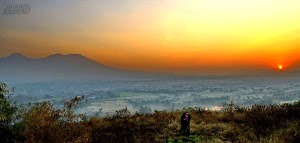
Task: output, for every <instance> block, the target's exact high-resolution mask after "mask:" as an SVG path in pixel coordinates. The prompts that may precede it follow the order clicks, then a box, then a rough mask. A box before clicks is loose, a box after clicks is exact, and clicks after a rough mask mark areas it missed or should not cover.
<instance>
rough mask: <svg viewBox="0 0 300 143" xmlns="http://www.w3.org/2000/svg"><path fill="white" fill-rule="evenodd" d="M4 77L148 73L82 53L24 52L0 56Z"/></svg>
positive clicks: (111, 76)
mask: <svg viewBox="0 0 300 143" xmlns="http://www.w3.org/2000/svg"><path fill="white" fill-rule="evenodd" d="M0 67H1V70H0V79H1V80H8V81H19V80H21V81H48V80H125V79H134V78H140V77H143V76H144V73H140V72H133V71H127V70H122V69H118V68H113V67H110V66H106V65H104V64H101V63H98V62H95V61H93V60H91V59H88V58H86V57H84V56H82V55H79V54H68V55H62V54H54V55H50V56H47V57H45V58H39V59H32V58H28V57H26V56H24V55H22V54H20V53H15V54H12V55H10V56H7V57H3V58H0Z"/></svg>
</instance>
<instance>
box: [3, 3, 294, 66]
mask: <svg viewBox="0 0 300 143" xmlns="http://www.w3.org/2000/svg"><path fill="white" fill-rule="evenodd" d="M88 2H89V1H87V3H88ZM97 3H98V2H96V1H90V3H88V4H85V7H83V8H82V7H81V5H80V6H78V5H79V4H78V5H76V4H74V5H71V6H69V7H67V8H65V9H62V10H61V11H63V10H68V11H69V13H68V12H67V13H63V14H62V15H56V14H55V13H51V11H50V12H49V11H47V8H43V10H44V11H42V12H37V11H34V8H32V11H31V15H27V16H18V18H19V19H22V20H21V24H20V25H19V27H21V28H14V27H13V26H10V22H9V21H10V20H11V19H13V18H12V17H10V16H6V15H5V16H2V18H3V19H0V22H2V24H4V26H3V27H4V28H0V29H1V30H2V31H3V32H1V33H2V34H1V35H0V36H1V37H0V38H2V42H1V43H2V44H1V45H2V47H6V48H5V49H3V50H2V51H3V52H2V53H1V55H0V56H5V55H7V54H10V53H13V52H21V53H24V54H25V55H29V56H30V57H44V56H47V55H49V54H54V53H62V54H68V53H79V54H82V55H84V56H86V57H89V58H91V59H93V60H95V61H98V62H101V63H104V64H106V65H110V66H113V67H118V68H124V69H134V70H152V71H172V70H183V71H184V70H203V69H204V68H206V69H209V68H212V69H213V68H217V67H220V68H222V67H224V68H226V67H235V66H236V67H238V66H245V65H247V64H249V65H251V66H254V67H255V65H257V66H258V67H260V66H263V67H265V68H270V69H272V68H277V67H278V65H279V64H282V65H284V67H292V66H293V64H295V62H297V61H299V60H300V56H298V55H299V54H300V49H299V48H300V47H299V46H300V42H299V41H300V1H298V0H165V1H161V2H160V1H134V0H132V1H130V2H128V3H127V4H123V6H122V3H121V4H120V5H121V6H120V7H117V8H115V7H116V6H115V5H118V3H115V4H113V5H112V6H111V8H110V9H108V10H101V11H97V10H95V9H96V8H97ZM105 4H106V3H104V2H102V3H101V2H99V3H98V5H102V7H105ZM32 5H34V3H33V2H32ZM103 5H104V6H103ZM72 7H79V8H82V9H83V11H80V10H76V11H74V12H72V11H71V10H72ZM114 8H115V9H114ZM49 9H50V8H49ZM70 9H71V10H70ZM99 9H100V8H99ZM41 10H42V9H41ZM70 11H71V12H70ZM24 17H25V18H24ZM45 17H47V18H46V20H45ZM57 17H58V18H57ZM14 18H16V17H14ZM44 20H45V21H44ZM19 21H20V20H19ZM32 21H34V22H32ZM17 26H18V25H17ZM35 27H36V28H35ZM0 40H1V39H0ZM14 41H17V42H14Z"/></svg>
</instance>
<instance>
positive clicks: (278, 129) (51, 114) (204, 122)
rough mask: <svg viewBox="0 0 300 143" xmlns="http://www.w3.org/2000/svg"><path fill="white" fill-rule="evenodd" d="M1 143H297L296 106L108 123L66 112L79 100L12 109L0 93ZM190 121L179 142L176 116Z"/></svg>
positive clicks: (299, 113)
mask: <svg viewBox="0 0 300 143" xmlns="http://www.w3.org/2000/svg"><path fill="white" fill-rule="evenodd" d="M0 89H1V90H0V97H1V98H0V101H1V102H0V109H1V110H0V111H1V112H0V117H1V118H0V135H1V136H0V140H1V142H54V143H56V142H57V143H62V142H78V143H81V142H95V143H99V142H103V143H118V142H120V143H124V142H125V143H126V142H128V143H135V142H137V143H139V142H143V143H148V142H149V143H150V142H151V143H152V142H170V143H171V142H178V143H180V142H240V143H247V142H249V143H250V142H251V143H253V142H254V143H255V142H262V143H286V142H299V139H300V102H295V103H293V104H282V105H269V106H265V105H252V106H251V107H238V106H234V104H233V103H230V104H224V108H223V110H222V111H208V110H204V109H203V108H199V107H196V108H188V109H183V110H177V111H174V112H166V111H155V112H154V113H152V114H137V113H135V114H132V113H130V112H129V111H128V110H127V109H123V110H119V111H116V113H115V114H114V115H112V116H109V117H104V118H96V117H89V118H86V117H84V115H75V114H74V113H73V112H72V109H73V108H74V107H75V106H76V104H78V102H80V101H81V100H82V99H83V98H84V97H75V98H73V99H71V100H70V101H68V102H66V103H65V106H64V108H62V109H56V108H54V107H53V105H51V104H50V103H49V102H42V103H36V104H32V105H28V106H16V105H15V104H10V103H9V102H8V98H7V96H2V95H6V94H7V92H8V90H7V88H6V86H4V85H2V86H1V87H0ZM184 111H188V112H189V114H190V115H191V116H192V120H191V135H190V136H189V137H185V136H181V135H180V133H179V129H180V122H179V120H180V116H181V114H182V112H184Z"/></svg>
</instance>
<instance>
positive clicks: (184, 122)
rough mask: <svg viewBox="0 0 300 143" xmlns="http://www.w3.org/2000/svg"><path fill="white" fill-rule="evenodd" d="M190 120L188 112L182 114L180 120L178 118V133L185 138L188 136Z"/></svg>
mask: <svg viewBox="0 0 300 143" xmlns="http://www.w3.org/2000/svg"><path fill="white" fill-rule="evenodd" d="M191 119H192V117H191V115H189V113H188V112H184V113H183V114H182V115H181V118H180V124H181V128H180V132H181V134H183V135H185V136H189V134H190V121H191Z"/></svg>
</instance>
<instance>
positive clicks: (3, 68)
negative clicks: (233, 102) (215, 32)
mask: <svg viewBox="0 0 300 143" xmlns="http://www.w3.org/2000/svg"><path fill="white" fill-rule="evenodd" d="M228 70H232V73H238V72H241V73H245V75H252V76H253V75H254V76H258V75H259V76H266V75H268V76H293V77H295V76H296V77H297V75H300V74H299V72H298V71H299V70H297V68H294V69H293V70H289V71H288V70H287V71H281V72H278V71H270V70H269V69H267V68H254V67H247V66H244V67H243V66H241V67H240V68H238V69H228ZM216 71H217V70H216ZM251 73H252V74H251ZM237 75H238V74H237ZM174 77H176V78H178V75H177V76H175V75H171V74H158V73H156V74H154V73H145V72H137V71H128V70H122V69H118V68H113V67H109V66H106V65H104V64H101V63H97V62H95V61H93V60H91V59H88V58H86V57H84V56H82V55H78V54H69V55H61V54H54V55H50V56H48V57H45V58H40V59H31V58H28V57H26V56H24V55H22V54H20V53H17V54H12V55H10V56H8V57H3V58H0V79H1V80H2V81H49V80H137V79H139V80H141V79H161V78H174ZM185 77H186V76H185ZM189 77H191V76H189ZM193 77H195V75H193ZM198 77H199V76H198Z"/></svg>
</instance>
